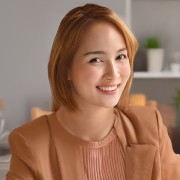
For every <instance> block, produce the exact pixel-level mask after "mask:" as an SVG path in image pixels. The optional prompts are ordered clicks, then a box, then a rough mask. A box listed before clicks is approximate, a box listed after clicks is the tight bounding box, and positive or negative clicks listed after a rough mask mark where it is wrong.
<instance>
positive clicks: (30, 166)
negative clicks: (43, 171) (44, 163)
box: [6, 130, 37, 180]
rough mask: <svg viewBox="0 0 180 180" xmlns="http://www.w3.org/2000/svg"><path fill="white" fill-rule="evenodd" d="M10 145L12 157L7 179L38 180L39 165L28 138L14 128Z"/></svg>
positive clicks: (10, 136) (10, 137)
mask: <svg viewBox="0 0 180 180" xmlns="http://www.w3.org/2000/svg"><path fill="white" fill-rule="evenodd" d="M9 145H10V149H11V154H12V158H11V162H10V170H9V172H8V173H7V175H6V180H36V179H37V168H36V166H37V165H36V162H35V157H34V155H33V153H32V151H31V148H30V144H29V143H28V141H27V139H26V138H25V137H24V136H23V135H22V134H21V133H20V132H18V131H16V130H14V131H13V132H12V133H11V134H10V135H9Z"/></svg>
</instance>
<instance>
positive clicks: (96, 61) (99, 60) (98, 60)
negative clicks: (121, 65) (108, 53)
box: [89, 58, 102, 63]
mask: <svg viewBox="0 0 180 180" xmlns="http://www.w3.org/2000/svg"><path fill="white" fill-rule="evenodd" d="M100 62H102V60H101V59H99V58H93V59H91V60H90V61H89V63H100Z"/></svg>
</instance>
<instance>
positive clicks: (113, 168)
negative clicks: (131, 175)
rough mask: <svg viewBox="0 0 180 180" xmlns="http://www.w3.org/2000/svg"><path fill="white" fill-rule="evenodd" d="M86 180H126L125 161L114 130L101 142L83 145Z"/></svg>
mask: <svg viewBox="0 0 180 180" xmlns="http://www.w3.org/2000/svg"><path fill="white" fill-rule="evenodd" d="M83 163H84V173H85V180H125V160H124V153H123V150H122V147H121V144H120V142H119V140H118V137H117V135H116V132H115V130H114V129H112V131H111V132H110V133H109V134H108V135H107V136H106V137H105V138H104V139H103V140H101V141H99V142H88V143H85V144H83Z"/></svg>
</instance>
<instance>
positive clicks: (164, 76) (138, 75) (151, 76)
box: [134, 71, 180, 79]
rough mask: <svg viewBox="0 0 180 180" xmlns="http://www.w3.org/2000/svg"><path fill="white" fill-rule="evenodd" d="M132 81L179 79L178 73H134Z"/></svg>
mask: <svg viewBox="0 0 180 180" xmlns="http://www.w3.org/2000/svg"><path fill="white" fill-rule="evenodd" d="M134 79H180V72H176V73H175V72H169V71H167V72H134Z"/></svg>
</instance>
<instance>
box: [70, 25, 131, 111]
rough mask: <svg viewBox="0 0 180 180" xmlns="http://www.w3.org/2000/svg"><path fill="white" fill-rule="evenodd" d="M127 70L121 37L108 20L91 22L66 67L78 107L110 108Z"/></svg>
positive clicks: (124, 83)
mask: <svg viewBox="0 0 180 180" xmlns="http://www.w3.org/2000/svg"><path fill="white" fill-rule="evenodd" d="M130 72H131V70H130V64H129V58H128V56H127V49H126V44H125V41H124V38H123V36H122V35H121V34H120V33H119V32H118V30H117V29H116V28H115V27H114V26H112V25H111V24H109V23H105V22H99V23H95V24H93V25H91V26H90V27H89V28H87V29H86V31H85V32H84V34H83V36H82V40H81V43H80V47H79V49H78V50H77V52H76V54H75V56H74V59H73V63H72V66H71V68H70V70H69V80H70V81H71V82H72V88H73V90H72V92H73V97H74V98H75V101H76V102H77V105H78V107H80V108H81V107H86V106H88V108H90V106H96V107H105V108H113V107H114V106H115V105H116V104H117V103H118V101H119V99H120V97H121V94H122V91H123V89H124V87H125V85H126V83H127V80H128V78H129V76H130Z"/></svg>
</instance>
